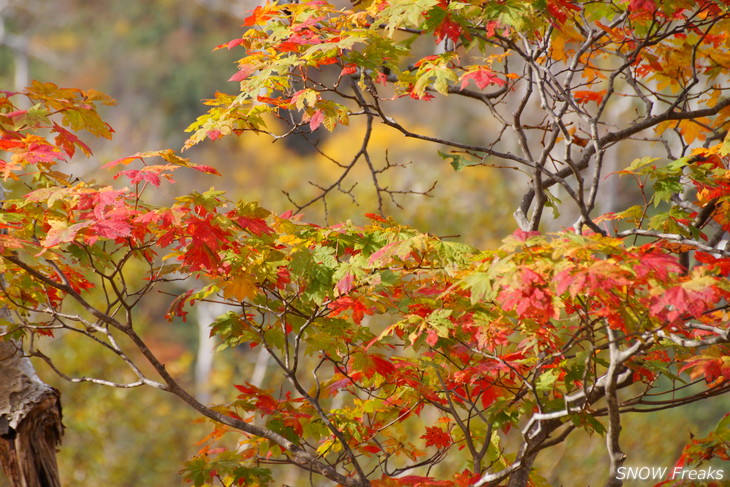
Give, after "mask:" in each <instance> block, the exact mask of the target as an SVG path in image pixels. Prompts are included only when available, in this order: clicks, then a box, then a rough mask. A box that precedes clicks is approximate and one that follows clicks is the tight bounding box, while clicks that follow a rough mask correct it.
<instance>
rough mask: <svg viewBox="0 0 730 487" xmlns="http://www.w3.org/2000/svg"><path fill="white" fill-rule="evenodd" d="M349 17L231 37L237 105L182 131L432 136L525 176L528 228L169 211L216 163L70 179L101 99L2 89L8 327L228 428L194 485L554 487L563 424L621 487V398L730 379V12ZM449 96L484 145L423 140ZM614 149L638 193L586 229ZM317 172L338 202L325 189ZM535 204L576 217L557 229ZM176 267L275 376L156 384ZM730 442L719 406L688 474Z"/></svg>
mask: <svg viewBox="0 0 730 487" xmlns="http://www.w3.org/2000/svg"><path fill="white" fill-rule="evenodd" d="M362 3H363V5H358V6H357V7H356V8H355V9H354V10H348V9H343V8H341V6H335V5H332V4H330V3H327V2H325V1H322V0H319V1H312V2H302V3H294V4H275V3H266V4H265V5H262V6H259V7H257V8H256V9H255V10H254V11H253V12H250V13H249V14H248V16H247V17H246V18H245V19H244V20H243V25H244V27H245V31H244V33H243V34H242V36H241V37H238V38H236V39H233V40H232V41H230V42H228V43H227V44H224V45H222V46H219V47H220V48H223V49H240V50H241V52H242V56H243V57H242V58H241V60H240V61H239V63H238V67H237V71H235V72H233V74H232V76H231V75H230V74H223V73H222V74H221V79H222V80H225V79H228V78H230V79H229V81H231V82H232V83H234V84H232V85H231V86H235V87H237V88H238V93H235V94H231V95H229V94H223V93H218V94H217V95H216V97H215V99H213V100H208V101H207V104H208V105H209V106H210V109H209V111H208V112H207V113H206V114H204V115H202V116H201V117H200V118H199V119H198V120H197V121H196V122H194V123H193V124H192V126H191V128H190V131H191V135H190V138H189V140H188V142H187V147H191V146H193V145H195V144H198V143H201V142H202V141H204V140H206V139H211V140H215V139H218V138H220V137H222V136H227V135H232V134H238V135H242V136H246V135H247V134H248V133H249V132H265V133H271V134H273V135H284V136H286V135H288V134H295V133H299V132H304V133H309V132H314V131H317V130H321V128H322V127H324V128H325V129H326V130H329V131H332V130H335V129H336V128H337V126H338V125H341V124H347V123H349V121H350V120H351V119H353V118H355V117H359V118H363V119H365V121H366V123H367V125H368V127H371V126H372V124H374V123H384V124H386V125H388V126H390V127H392V128H394V129H396V130H398V131H400V132H401V133H402V134H403V135H404V136H406V137H411V138H416V139H420V140H422V141H423V143H424V144H428V143H434V144H436V146H435V147H434V153H436V152H437V150H440V151H441V152H440V154H441V157H442V158H444V159H446V160H449V161H450V162H451V164H452V165H453V166H454V168H455V169H457V170H467V169H468V170H477V169H476V168H471V167H470V166H483V165H498V164H501V165H507V166H513V167H517V168H519V169H520V171H522V172H523V173H524V174H526V175H527V179H526V180H525V181H526V183H525V192H524V197H523V199H522V201H521V204H520V207H519V208H518V209H517V211H516V219H517V222H518V224H519V226H520V230H517V231H516V232H515V233H514V234H512V235H509V236H505V238H504V241H503V245H502V246H501V247H499V248H497V249H490V250H479V249H475V248H473V247H470V246H468V245H465V244H462V243H458V242H455V241H453V239H442V238H438V237H435V236H433V235H430V234H425V233H422V232H419V231H418V230H415V229H413V228H409V227H407V226H404V225H401V224H399V223H398V222H397V220H396V219H394V218H390V217H386V216H385V215H378V214H371V215H369V218H368V223H367V224H365V225H362V226H358V225H355V224H353V223H352V222H349V221H348V222H342V223H339V224H336V225H330V226H317V225H313V224H308V223H305V222H304V221H303V219H302V217H301V216H300V215H299V214H297V213H298V210H301V209H302V208H304V207H306V206H308V204H301V205H297V207H296V208H294V209H293V211H290V212H287V213H285V214H281V215H276V214H272V213H271V212H269V211H267V210H266V209H264V208H262V207H260V206H259V205H258V204H257V203H252V202H242V201H231V200H229V199H228V198H227V197H226V195H225V194H223V193H222V192H220V191H216V190H214V189H211V190H208V191H203V192H197V191H193V192H191V193H188V194H186V195H184V196H181V197H178V198H177V199H176V200H175V201H173V202H170V203H169V204H168V205H166V206H164V205H162V206H158V205H153V204H152V203H150V202H149V200H148V199H147V198H146V194H147V193H148V192H149V191H150V189H153V188H156V187H159V186H160V185H164V184H171V183H173V182H174V180H173V177H172V176H173V174H174V173H175V172H177V171H200V172H204V173H217V170H216V169H214V168H212V167H210V166H206V165H197V164H195V163H192V162H190V161H189V160H188V159H185V158H183V157H181V156H180V155H178V154H176V153H175V152H173V151H170V150H164V151H154V152H142V153H137V154H135V155H132V156H129V157H124V158H122V159H119V160H116V161H113V162H110V163H106V164H105V165H104V170H107V171H110V172H111V174H113V175H114V178H115V179H116V180H117V184H116V186H114V187H111V186H102V185H97V184H94V183H90V182H85V181H81V180H79V179H77V178H75V177H73V176H71V175H69V174H68V171H67V166H66V165H65V164H66V162H68V161H69V160H70V159H71V158H72V157H75V156H78V155H79V154H78V153H81V154H83V155H85V156H89V157H91V156H92V154H91V152H92V151H91V149H90V148H89V146H88V145H87V144H86V143H84V142H82V140H81V139H80V138H79V136H80V135H79V134H80V133H82V132H83V131H86V132H89V133H91V134H92V135H95V136H101V137H106V138H109V137H111V134H112V130H111V128H110V127H109V126H107V125H106V124H105V123H104V122H103V121H102V120H101V119H100V118H99V116H98V114H97V111H96V108H97V106H98V105H99V104H111V103H112V100H110V99H109V98H108V97H106V96H104V95H102V94H100V93H97V92H94V91H81V90H75V89H63V88H58V87H57V86H55V85H53V84H51V83H39V82H35V83H34V84H33V85H32V86H30V87H28V88H27V89H26V90H25V91H24V92H22V93H5V94H4V95H3V98H1V99H0V135H1V136H2V138H1V139H0V148H2V150H3V151H5V153H6V156H3V159H2V160H1V161H0V171H1V172H2V175H3V178H4V180H5V181H6V186H7V187H8V188H9V194H8V196H7V197H6V199H5V201H4V204H3V207H2V213H0V226H2V228H3V229H4V230H5V233H3V234H0V252H1V255H2V261H0V271H2V273H3V275H4V283H3V288H2V295H1V296H0V300H1V302H2V305H3V306H5V307H7V308H8V309H9V310H10V311H11V312H12V317H13V320H12V322H8V323H4V324H5V325H6V326H7V332H6V333H5V334H6V335H7V336H9V337H14V338H17V337H21V336H22V337H25V338H27V340H26V342H27V343H28V352H29V353H30V354H36V355H40V352H39V351H38V350H37V349H36V348H34V347H35V346H34V342H33V341H32V340H30V339H29V338H30V337H31V336H32V335H33V334H44V335H52V334H53V333H55V332H56V331H57V330H69V331H72V332H76V333H80V334H84V335H86V336H87V337H88V338H89V339H90V340H94V341H97V342H98V343H102V344H103V346H104V347H106V348H107V350H108V351H109V352H111V353H113V354H116V355H118V356H119V357H120V358H122V360H123V361H124V362H125V363H126V365H127V366H128V367H129V368H130V369H131V370H132V371H134V373H135V374H136V376H137V377H138V381H137V382H136V383H135V384H134V385H148V386H152V387H156V388H158V389H162V390H164V391H168V392H170V393H172V394H175V395H177V396H179V397H180V398H181V399H182V400H183V401H185V402H186V403H187V404H188V405H189V406H190V407H193V408H195V409H196V410H197V411H198V412H200V414H201V415H203V416H205V417H207V418H209V419H210V420H211V421H212V424H213V432H212V433H211V435H210V436H209V437H208V438H206V439H205V440H204V441H203V442H202V443H201V450H200V452H199V454H198V456H196V457H195V458H193V459H191V460H190V461H189V462H188V463H187V465H186V466H185V468H184V475H185V477H186V478H187V479H188V480H189V481H190V482H192V483H193V485H196V486H203V485H218V484H221V485H251V486H256V485H269V484H274V485H276V482H275V480H276V478H277V477H276V475H277V473H276V472H277V469H278V468H280V467H281V466H282V465H283V464H286V465H293V466H295V467H298V468H301V469H302V470H303V471H304V472H308V473H307V475H310V474H311V475H312V476H313V478H314V479H315V480H313V481H312V482H313V483H314V485H323V484H321V482H325V480H322V479H323V478H324V479H328V481H331V482H332V483H334V484H337V485H343V486H358V487H361V486H373V487H390V486H393V487H396V486H444V487H448V486H454V487H456V486H463V487H466V486H485V485H510V486H517V485H540V482H541V480H540V478H541V477H540V472H535V471H533V470H532V465H533V462H534V460H535V457H536V456H537V455H538V453H539V454H541V455H548V454H549V447H550V446H553V445H555V444H557V443H560V442H561V441H563V440H564V439H565V438H566V437H567V436H568V435H569V434H570V433H571V432H572V431H574V430H576V429H583V430H587V431H590V432H593V433H595V434H596V438H597V440H596V441H601V442H604V441H605V444H606V457H607V462H606V478H607V479H608V485H621V481H620V480H617V478H616V471H617V469H618V468H619V467H620V466H621V465H622V464H623V463H624V461H625V460H626V455H629V456H630V455H631V452H624V451H623V450H622V449H621V442H620V439H621V436H620V432H621V417H622V415H623V414H624V413H627V412H637V411H644V412H646V413H647V414H660V413H657V411H661V410H663V409H667V408H672V407H677V406H680V405H684V404H689V403H692V402H696V401H701V400H705V399H707V398H709V397H712V396H718V395H721V394H725V393H727V392H728V391H729V390H730V354H729V352H730V347H729V346H728V343H729V342H730V328H728V322H729V321H730V320H729V318H730V310H728V305H727V303H728V300H729V299H730V283H729V282H728V275H729V274H730V251H728V250H727V249H726V247H725V246H724V244H723V239H726V238H727V233H726V232H730V217H729V216H728V215H730V168H729V167H728V161H729V160H730V158H728V154H730V146H729V145H728V140H730V139H728V126H729V125H730V119H729V117H730V108H728V107H730V98H727V97H726V96H725V91H726V90H727V81H728V80H727V75H726V72H727V69H728V62H730V51H729V50H728V46H729V45H730V39H729V38H728V37H727V36H728V32H730V13H728V11H727V7H726V6H725V4H724V3H722V2H712V1H706V2H699V3H696V2H683V1H681V0H676V1H666V2H654V1H653V0H646V1H634V0H631V1H630V2H617V3H616V2H581V1H564V0H556V1H552V0H548V1H547V2H532V1H529V2H528V1H522V0H507V1H503V2H470V1H449V0H441V1H437V0H414V1H405V0H390V1H382V0H374V1H372V2H362ZM418 41H423V42H430V51H428V53H426V52H425V51H423V52H422V51H421V50H420V49H422V48H421V47H419V46H418V45H417V42H418ZM434 46H437V47H438V48H437V49H436V50H435V51H434ZM451 97H459V98H463V97H466V98H468V99H469V100H472V101H473V102H474V103H478V104H480V105H481V106H483V107H484V110H485V111H486V113H489V114H491V115H490V116H492V117H494V120H496V122H494V123H497V126H496V128H494V129H492V130H490V134H488V137H491V139H488V141H487V142H485V141H484V140H482V141H476V142H474V141H468V140H459V139H456V138H449V137H447V136H446V135H444V136H440V135H437V136H432V135H428V134H422V133H417V132H415V131H413V130H411V129H410V128H408V126H407V121H405V120H404V119H403V118H402V117H400V115H399V113H398V112H396V111H395V110H394V109H392V106H393V104H394V103H396V102H402V101H404V99H406V98H409V99H411V100H408V101H410V102H412V103H427V102H428V103H437V102H443V101H444V100H446V101H448V100H450V99H451ZM21 99H23V100H24V103H25V102H26V101H29V105H30V107H31V108H28V109H22V110H21V109H19V108H18V106H20V100H21ZM25 104H26V105H27V104H28V103H25ZM24 106H25V105H24ZM272 117H274V118H279V119H282V120H286V121H287V122H288V123H289V126H288V128H287V133H286V134H274V130H273V129H272V128H271V127H274V126H275V124H272V123H271V120H272V119H273V118H272ZM368 134H369V132H366V135H365V139H364V140H363V141H362V148H361V150H360V151H359V152H358V153H357V155H356V156H354V157H353V159H352V160H351V161H345V162H344V163H342V164H339V165H338V167H339V168H340V169H342V171H343V172H344V173H345V174H346V173H347V171H349V169H351V168H352V167H353V166H354V165H356V164H369V165H370V167H371V168H372V175H373V190H374V194H376V196H377V198H378V199H379V201H380V202H381V205H380V207H381V208H382V207H383V206H382V202H383V201H384V200H388V199H389V198H393V197H394V194H393V193H392V192H391V190H389V189H388V188H387V187H384V186H382V185H381V184H379V179H378V177H379V175H380V174H381V172H382V171H380V170H379V169H377V168H376V167H374V166H373V165H372V164H373V163H372V158H371V155H370V154H369V152H368V137H369V135H368ZM624 147H632V148H633V149H629V150H633V153H634V154H637V150H638V151H642V152H641V153H640V155H641V156H642V157H641V158H639V159H636V160H633V161H632V160H620V164H619V166H618V168H617V169H616V171H615V172H616V174H614V175H612V176H611V177H615V178H617V177H621V178H622V181H624V182H632V183H635V187H636V195H638V199H639V202H638V203H637V204H635V205H633V204H632V205H630V206H628V207H626V208H621V209H620V210H618V211H614V212H610V213H607V214H603V215H598V214H596V208H597V203H596V201H597V197H598V195H600V194H601V191H602V189H601V188H602V186H601V185H602V184H604V181H605V180H606V176H607V175H606V171H605V170H604V166H606V165H607V162H606V160H607V159H608V158H609V157H613V158H618V159H620V158H622V157H623V156H624V155H625V152H621V150H623V151H625V150H626V149H622V148H624ZM637 148H640V149H637ZM660 151H665V153H661V152H660ZM217 169H218V171H223V169H222V167H218V168H217ZM515 184H517V183H515ZM322 188H323V193H322V194H321V195H320V196H319V197H318V198H319V199H326V198H327V196H328V191H330V190H336V185H333V186H332V187H325V186H322ZM332 188H334V189H332ZM558 195H560V197H561V198H563V199H565V200H566V203H561V201H560V199H559V198H558ZM545 209H548V210H552V211H555V212H556V213H558V212H564V213H567V214H571V215H572V216H573V219H574V220H575V224H574V225H572V227H571V228H567V229H565V230H563V231H560V232H555V233H548V234H545V233H541V232H540V231H539V230H540V229H541V224H542V225H544V224H545V221H546V220H548V219H549V218H548V217H546V215H545V212H544V211H543V210H545ZM725 241H726V240H725ZM130 269H134V271H130ZM139 269H143V272H142V274H143V279H137V278H132V275H131V274H132V273H135V274H136V275H137V276H138V275H139V273H140V271H139ZM180 280H183V281H184V283H185V286H187V288H188V289H189V290H188V291H187V292H184V293H182V294H180V295H179V296H176V297H175V298H172V299H171V303H170V306H169V313H168V317H169V318H170V319H171V320H172V319H175V318H178V317H181V318H183V319H185V318H186V315H187V313H188V312H189V311H190V310H191V309H192V308H193V307H194V306H196V305H198V304H199V303H201V302H215V303H223V304H225V305H226V307H227V308H226V309H227V311H226V312H225V313H224V314H223V315H221V316H220V317H218V318H217V319H216V320H215V322H214V323H213V324H212V325H211V333H212V334H214V335H215V336H216V337H217V339H218V340H219V341H220V343H221V344H222V346H223V347H239V346H245V347H249V348H260V347H263V348H264V349H265V350H266V351H267V352H268V354H269V355H270V357H271V359H272V360H273V362H274V363H275V364H276V367H277V369H278V373H279V374H280V376H281V377H282V378H283V379H284V381H285V386H282V387H279V388H276V389H266V388H263V389H262V388H259V387H256V386H254V385H251V384H248V383H245V382H244V381H237V382H236V383H233V384H231V385H230V401H229V402H227V403H225V404H216V405H206V404H201V403H200V402H198V401H197V400H196V399H195V398H193V397H192V396H191V394H190V393H189V392H187V391H186V390H185V389H184V388H183V387H182V386H181V385H180V384H179V383H178V382H177V381H176V379H175V378H174V377H172V376H171V375H170V374H169V373H168V371H167V370H166V369H165V367H164V364H163V363H161V362H160V361H159V360H158V358H157V357H156V356H155V354H154V352H153V351H152V350H151V349H150V348H149V347H148V346H147V345H146V344H145V342H144V340H143V338H142V337H141V336H140V335H139V334H138V333H137V331H136V329H135V309H136V307H137V306H138V304H139V303H140V301H141V300H145V299H160V295H159V294H156V293H155V294H153V291H155V290H156V289H158V288H161V287H164V286H166V285H167V284H168V283H170V282H177V281H180ZM153 296H154V298H153ZM141 363H145V365H144V366H141V365H139V364H141ZM666 378H670V379H672V380H671V381H667V380H664V379H666ZM690 385H694V386H695V387H694V388H693V387H689V386H690ZM698 385H699V386H701V387H699V389H698V388H697V386H698ZM728 431H729V425H728V417H726V418H725V419H724V420H722V421H721V422H720V424H719V425H718V428H717V429H716V431H715V432H714V433H713V434H712V435H710V436H709V437H708V438H704V439H695V440H693V443H692V444H690V445H688V447H687V448H686V449H685V452H684V454H683V458H682V461H683V462H684V464H687V465H690V464H693V462H701V461H706V460H708V459H709V458H711V457H718V458H723V459H726V460H727V459H728V448H727V447H728ZM624 433H625V432H624ZM231 435H236V445H235V447H230V443H226V441H224V440H225V438H227V437H229V436H231ZM601 437H605V440H604V439H602V438H601ZM546 449H547V450H546ZM543 450H545V451H543ZM446 459H448V461H445V460H446ZM442 462H443V465H439V464H441V463H442ZM444 466H448V468H442V467H444Z"/></svg>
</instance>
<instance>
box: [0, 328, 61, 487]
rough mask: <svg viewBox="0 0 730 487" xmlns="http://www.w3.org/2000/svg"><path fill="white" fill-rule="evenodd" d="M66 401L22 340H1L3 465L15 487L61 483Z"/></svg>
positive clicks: (50, 486) (0, 444) (0, 446)
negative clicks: (58, 460)
mask: <svg viewBox="0 0 730 487" xmlns="http://www.w3.org/2000/svg"><path fill="white" fill-rule="evenodd" d="M62 435H63V424H62V423H61V401H60V395H59V393H58V391H57V390H56V389H54V388H52V387H50V386H48V385H47V384H44V383H43V382H42V381H41V380H40V379H39V378H38V375H37V374H36V372H35V369H34V368H33V365H32V364H31V362H30V360H29V359H28V358H27V357H24V356H23V352H22V350H21V349H20V346H19V344H18V343H17V342H15V341H11V340H5V341H3V340H2V339H0V463H1V464H2V466H3V470H4V471H5V475H6V476H7V477H8V479H9V481H10V486H11V487H60V486H61V482H60V481H59V476H58V467H57V465H56V450H57V447H58V446H59V445H60V443H61V436H62Z"/></svg>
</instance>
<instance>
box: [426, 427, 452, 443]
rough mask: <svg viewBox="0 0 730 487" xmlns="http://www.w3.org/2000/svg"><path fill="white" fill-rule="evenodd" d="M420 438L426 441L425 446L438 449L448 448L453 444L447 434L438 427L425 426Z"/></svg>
mask: <svg viewBox="0 0 730 487" xmlns="http://www.w3.org/2000/svg"><path fill="white" fill-rule="evenodd" d="M420 437H421V438H422V439H424V440H426V446H435V447H436V448H438V449H442V448H448V447H449V446H451V443H452V442H453V440H452V439H451V435H450V434H449V432H448V431H445V430H443V429H442V428H439V427H438V426H426V432H425V433H424V434H422V435H421V436H420Z"/></svg>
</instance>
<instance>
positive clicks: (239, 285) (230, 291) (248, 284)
mask: <svg viewBox="0 0 730 487" xmlns="http://www.w3.org/2000/svg"><path fill="white" fill-rule="evenodd" d="M221 289H223V297H224V298H226V299H235V300H236V301H244V300H246V299H253V298H255V297H256V295H257V294H258V292H259V290H258V287H256V280H255V279H254V278H253V277H251V276H250V275H248V274H243V273H241V274H239V275H238V276H236V277H234V278H231V279H229V280H227V281H225V282H224V283H223V284H222V285H221Z"/></svg>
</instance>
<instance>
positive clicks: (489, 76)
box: [460, 67, 507, 90]
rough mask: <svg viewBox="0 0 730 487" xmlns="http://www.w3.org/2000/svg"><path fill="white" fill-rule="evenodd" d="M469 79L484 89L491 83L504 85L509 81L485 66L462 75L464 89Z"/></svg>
mask: <svg viewBox="0 0 730 487" xmlns="http://www.w3.org/2000/svg"><path fill="white" fill-rule="evenodd" d="M469 81H473V82H474V84H475V85H477V87H479V89H482V90H483V89H484V88H486V87H487V86H489V85H499V86H504V85H506V84H507V82H506V81H505V80H503V79H502V78H500V77H498V76H497V75H496V74H495V73H494V71H492V70H491V69H489V68H485V67H481V68H479V69H477V70H476V71H472V72H470V73H466V74H465V75H464V76H462V77H461V85H460V88H461V89H462V90H463V89H464V88H465V87H466V86H467V85H468V84H469Z"/></svg>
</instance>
